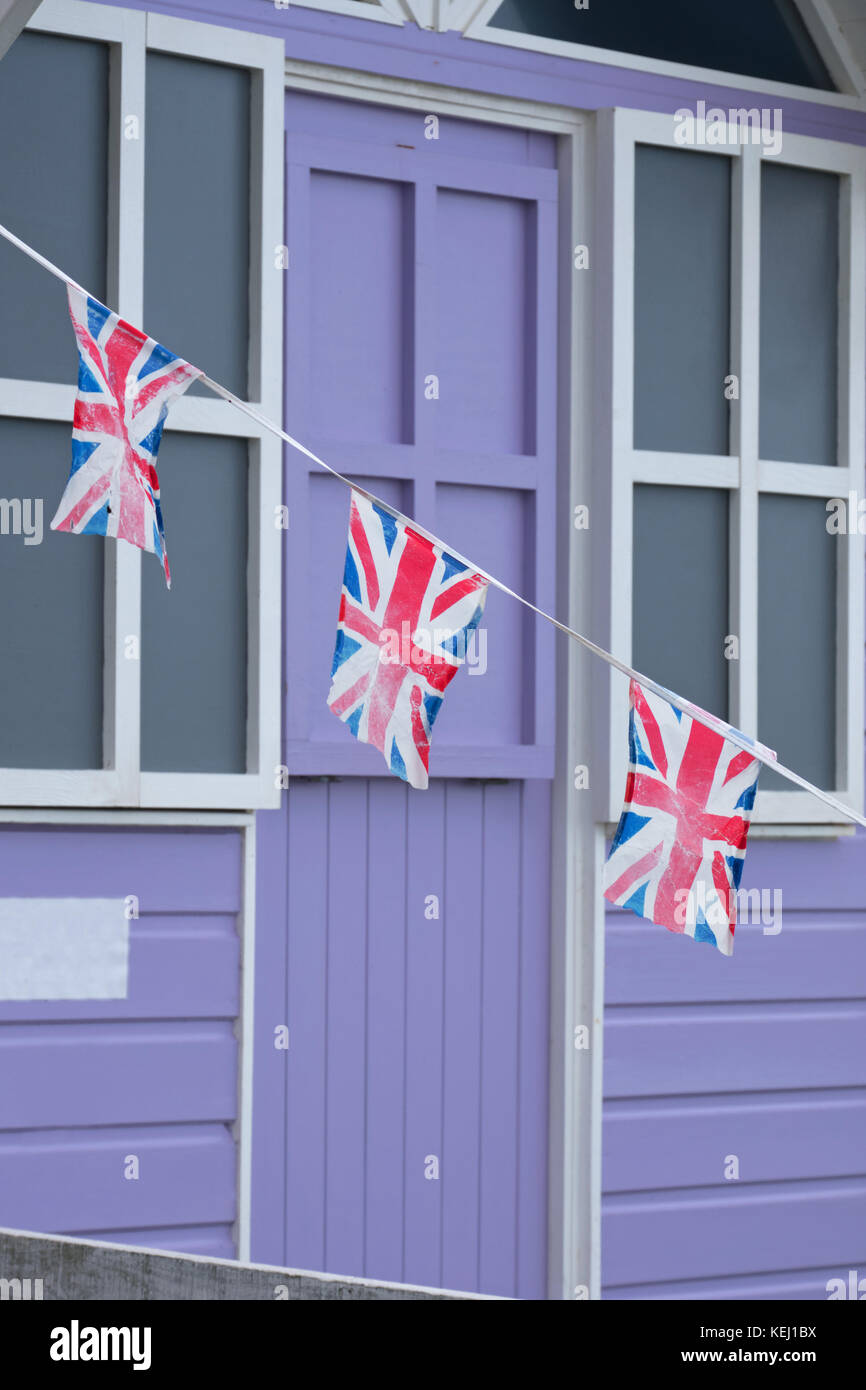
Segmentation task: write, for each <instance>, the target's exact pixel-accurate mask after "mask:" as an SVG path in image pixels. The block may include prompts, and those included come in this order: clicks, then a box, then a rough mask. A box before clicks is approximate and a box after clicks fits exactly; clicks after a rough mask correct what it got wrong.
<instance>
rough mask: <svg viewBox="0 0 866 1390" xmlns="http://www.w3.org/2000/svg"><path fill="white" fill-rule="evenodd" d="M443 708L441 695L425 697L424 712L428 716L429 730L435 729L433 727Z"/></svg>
mask: <svg viewBox="0 0 866 1390" xmlns="http://www.w3.org/2000/svg"><path fill="white" fill-rule="evenodd" d="M441 708H442V696H441V695H425V696H424V712H425V714H426V715H427V727H428V729H432V728H433V725H434V724H435V723H436V716H437V714H438V713H439V711H440V709H441Z"/></svg>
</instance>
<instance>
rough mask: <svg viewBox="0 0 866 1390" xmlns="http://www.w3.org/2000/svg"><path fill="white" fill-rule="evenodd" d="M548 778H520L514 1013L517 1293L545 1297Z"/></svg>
mask: <svg viewBox="0 0 866 1390" xmlns="http://www.w3.org/2000/svg"><path fill="white" fill-rule="evenodd" d="M550 804H551V791H550V783H549V782H541V781H531V782H524V783H523V786H522V788H521V795H520V856H521V878H520V941H519V961H520V964H519V972H520V1012H519V1021H518V1056H517V1067H518V1075H517V1144H518V1149H517V1288H516V1289H515V1293H516V1294H517V1296H518V1298H544V1297H546V1285H547V1263H546V1262H547V1240H546V1225H547V1141H546V1135H547V1124H548V1108H549V1107H548V1061H547V1050H546V1046H545V1043H546V1039H547V1033H548V1028H549V1019H550V1010H549V995H550V985H549V975H548V971H549V942H550V863H549V859H550V851H549V845H550V821H551V815H550Z"/></svg>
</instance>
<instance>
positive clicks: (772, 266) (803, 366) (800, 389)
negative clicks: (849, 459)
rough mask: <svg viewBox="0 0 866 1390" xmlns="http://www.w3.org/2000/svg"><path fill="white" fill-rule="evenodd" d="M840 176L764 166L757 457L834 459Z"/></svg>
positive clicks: (807, 460)
mask: <svg viewBox="0 0 866 1390" xmlns="http://www.w3.org/2000/svg"><path fill="white" fill-rule="evenodd" d="M838 281H839V178H838V175H836V174H822V173H815V172H814V171H813V170H811V169H791V168H788V167H786V166H785V165H783V164H769V163H767V162H766V161H764V163H763V164H762V166H761V372H760V381H761V445H760V448H761V458H765V459H780V460H782V461H783V462H788V463H822V464H829V465H831V466H832V465H834V464H835V463H836V462H837V455H836V410H837V406H836V395H837V392H836V380H837V375H836V335H837V331H838V327H837V325H838V296H839V291H838Z"/></svg>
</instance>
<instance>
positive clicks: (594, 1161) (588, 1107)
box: [548, 124, 606, 1299]
mask: <svg viewBox="0 0 866 1390" xmlns="http://www.w3.org/2000/svg"><path fill="white" fill-rule="evenodd" d="M592 156H593V142H592V138H591V128H590V127H589V126H588V124H581V125H579V126H578V127H577V128H576V129H575V131H574V133H573V135H572V136H570V137H569V136H563V137H561V138H560V142H559V187H560V254H559V265H560V267H561V279H560V288H559V305H560V318H559V361H560V375H559V392H558V400H559V407H558V409H559V421H558V424H559V467H558V474H559V478H558V498H559V505H558V508H557V511H558V514H559V517H560V524H559V528H558V537H557V539H558V543H559V546H560V556H559V562H558V571H559V573H558V583H557V611H558V612H562V613H563V615H564V618H565V621H566V622H567V623H569V624H570V625H571V626H573V627H575V628H577V630H578V631H583V632H587V631H591V630H592V629H593V627H594V621H593V611H592V593H593V585H592V571H593V552H592V549H591V545H590V538H591V535H592V531H591V530H590V531H588V532H587V531H581V532H578V531H575V530H574V527H573V525H572V523H571V518H572V516H573V514H574V508H575V506H577V505H579V504H583V503H585V504H588V505H589V506H590V518H591V525H594V524H595V509H594V499H593V491H592V489H593V473H594V464H595V459H594V450H593V426H592V403H593V396H594V392H595V389H596V387H597V385H598V383H597V381H596V379H595V374H596V372H598V374H599V375H600V376H601V377H602V378H603V377H604V376H605V374H606V373H605V364H604V362H603V361H598V360H597V354H598V344H597V342H595V341H594V339H593V333H592V314H591V306H592V297H593V285H594V279H595V276H596V275H597V274H598V271H597V269H596V268H595V265H594V262H593V260H592V257H593V256H594V243H593V236H592V225H593V168H592ZM580 244H587V245H589V246H590V248H591V249H590V257H591V259H590V265H591V269H590V270H575V269H573V263H574V248H575V246H576V245H580ZM597 674H598V673H597V669H596V663H594V662H588V661H587V660H586V659H585V657H584V654H583V653H582V652H581V651H580V650H579V649H578V647H577V644H576V643H574V642H564V643H560V644H559V647H558V651H557V692H558V698H557V740H556V746H557V752H556V774H555V780H554V796H553V823H552V836H553V845H552V880H551V890H552V912H551V965H550V1013H551V1018H550V1114H549V1173H548V1193H549V1195H548V1295H549V1297H550V1298H551V1299H574V1298H575V1297H576V1296H577V1294H576V1291H577V1290H578V1289H581V1290H583V1289H585V1290H586V1291H587V1294H588V1296H589V1297H590V1298H592V1299H597V1298H600V1296H601V1113H602V1110H601V1107H602V1057H603V1010H604V980H603V975H604V900H603V898H602V894H601V867H602V857H603V852H604V841H603V837H602V835H601V832H600V830H599V829H598V828H597V827H596V826H595V824H594V816H593V803H592V794H591V792H587V791H585V790H577V789H576V788H575V785H574V769H575V767H576V766H577V765H578V764H586V765H588V766H589V769H590V782H591V785H592V779H593V768H592V763H593V758H592V750H593V748H594V746H595V738H594V731H593V719H592V706H593V700H592V693H593V683H594V680H595V678H596V677H597ZM581 1026H585V1027H586V1028H588V1030H589V1040H590V1046H589V1049H578V1048H576V1047H575V1036H576V1035H575V1029H576V1028H578V1027H581ZM584 1296H586V1295H584Z"/></svg>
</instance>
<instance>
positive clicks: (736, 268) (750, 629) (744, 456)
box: [729, 145, 761, 737]
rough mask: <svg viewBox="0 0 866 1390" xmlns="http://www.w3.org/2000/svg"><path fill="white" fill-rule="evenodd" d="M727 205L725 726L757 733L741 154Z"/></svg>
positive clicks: (754, 193)
mask: <svg viewBox="0 0 866 1390" xmlns="http://www.w3.org/2000/svg"><path fill="white" fill-rule="evenodd" d="M732 175H733V186H732V200H731V228H732V247H731V250H732V256H731V358H732V361H731V371H732V373H733V374H734V375H735V376H736V377H737V379H738V383H739V399H738V400H736V401H734V402H733V409H732V411H731V453H732V455H734V456H735V457H737V458H738V459H739V486H738V487H737V488H736V489H734V490H733V493H732V496H731V528H730V565H731V591H730V612H729V621H730V622H731V626H732V631H733V633H735V634H736V636H737V638H738V641H739V660H737V661H732V662H731V663H730V667H731V670H730V672H729V677H730V700H731V718H732V722H733V723H735V724H736V725H737V726H738V728H740V729H742V730H743V731H744V733H746V734H750V735H752V736H753V737H755V736H757V733H758V603H757V594H758V437H759V399H760V397H759V376H758V373H759V364H760V326H759V312H758V306H759V304H760V275H761V266H760V256H761V185H760V179H761V162H760V156H759V151H758V150H757V148H755V147H754V146H752V145H745V146H743V149H742V153H741V155H740V158H739V159H737V160H735V162H734V165H733V169H732Z"/></svg>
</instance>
